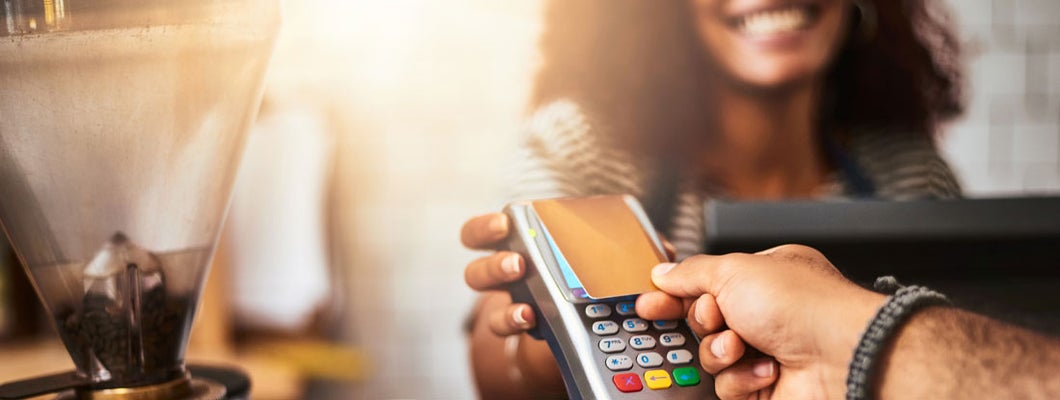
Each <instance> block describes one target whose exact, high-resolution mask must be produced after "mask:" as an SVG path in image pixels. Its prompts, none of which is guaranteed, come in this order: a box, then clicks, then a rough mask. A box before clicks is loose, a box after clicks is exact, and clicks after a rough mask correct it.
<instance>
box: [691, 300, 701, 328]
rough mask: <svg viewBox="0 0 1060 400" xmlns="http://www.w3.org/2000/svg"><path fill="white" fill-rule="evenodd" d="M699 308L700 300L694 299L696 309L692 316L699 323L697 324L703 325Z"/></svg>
mask: <svg viewBox="0 0 1060 400" xmlns="http://www.w3.org/2000/svg"><path fill="white" fill-rule="evenodd" d="M701 308H703V305H702V302H700V301H696V311H695V312H693V313H692V316H693V317H695V318H696V322H697V323H699V326H703V325H704V324H703V317H702V315H703V310H701Z"/></svg>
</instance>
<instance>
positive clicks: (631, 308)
mask: <svg viewBox="0 0 1060 400" xmlns="http://www.w3.org/2000/svg"><path fill="white" fill-rule="evenodd" d="M615 311H618V315H622V316H630V315H633V314H636V313H637V305H636V304H635V303H618V304H617V305H615Z"/></svg>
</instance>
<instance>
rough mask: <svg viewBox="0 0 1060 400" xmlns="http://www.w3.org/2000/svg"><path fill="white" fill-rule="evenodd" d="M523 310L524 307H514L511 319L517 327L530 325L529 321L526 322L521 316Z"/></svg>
mask: <svg viewBox="0 0 1060 400" xmlns="http://www.w3.org/2000/svg"><path fill="white" fill-rule="evenodd" d="M525 309H526V307H525V306H523V307H516V308H515V312H513V313H512V319H513V320H515V323H516V324H518V325H519V326H526V325H528V324H529V323H530V321H527V320H526V317H524V316H523V310H525Z"/></svg>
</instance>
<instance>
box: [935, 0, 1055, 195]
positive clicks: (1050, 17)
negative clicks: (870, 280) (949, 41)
mask: <svg viewBox="0 0 1060 400" xmlns="http://www.w3.org/2000/svg"><path fill="white" fill-rule="evenodd" d="M948 3H949V4H950V6H951V9H952V11H953V12H954V14H955V17H956V20H957V22H958V24H959V26H960V31H961V33H962V35H963V37H962V41H963V42H964V43H965V48H966V49H967V50H969V54H967V57H968V59H967V62H968V69H967V71H968V74H967V79H968V82H967V83H968V85H969V94H970V96H969V98H968V100H969V104H968V113H967V115H965V116H964V117H963V118H962V119H961V120H959V121H957V122H956V123H954V124H953V125H951V126H950V127H949V128H948V132H947V134H946V136H945V139H944V141H943V144H942V145H943V150H944V152H945V153H946V155H947V156H948V158H949V161H950V163H951V164H952V165H953V167H954V169H956V172H957V173H958V175H959V176H960V178H961V181H962V183H963V184H964V188H965V191H966V192H967V193H968V195H970V196H1000V195H1019V194H1060V162H1058V159H1060V2H1057V1H1055V0H973V1H969V0H949V1H948ZM958 6H959V7H958Z"/></svg>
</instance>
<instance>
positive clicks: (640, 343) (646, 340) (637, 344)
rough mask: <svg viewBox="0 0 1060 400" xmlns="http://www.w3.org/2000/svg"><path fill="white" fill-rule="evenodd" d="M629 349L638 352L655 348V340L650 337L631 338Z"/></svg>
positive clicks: (638, 336)
mask: <svg viewBox="0 0 1060 400" xmlns="http://www.w3.org/2000/svg"><path fill="white" fill-rule="evenodd" d="M629 347H632V348H634V349H637V350H647V349H651V348H654V347H655V338H653V337H651V336H650V335H637V336H634V337H631V338H629Z"/></svg>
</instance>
